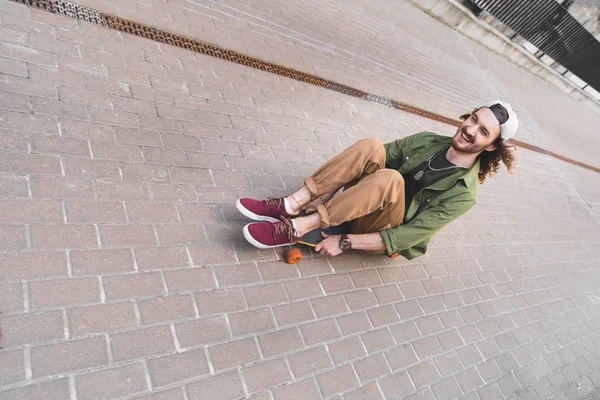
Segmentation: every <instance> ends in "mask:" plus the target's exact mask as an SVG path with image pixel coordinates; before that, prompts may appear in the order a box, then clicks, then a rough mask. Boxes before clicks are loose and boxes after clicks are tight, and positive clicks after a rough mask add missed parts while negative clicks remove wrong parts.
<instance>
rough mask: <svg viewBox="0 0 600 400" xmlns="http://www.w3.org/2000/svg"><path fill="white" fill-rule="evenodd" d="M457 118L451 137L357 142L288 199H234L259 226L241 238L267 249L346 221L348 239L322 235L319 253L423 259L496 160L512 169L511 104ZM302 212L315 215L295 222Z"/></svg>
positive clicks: (496, 164) (468, 205) (493, 168)
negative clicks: (509, 143) (365, 253)
mask: <svg viewBox="0 0 600 400" xmlns="http://www.w3.org/2000/svg"><path fill="white" fill-rule="evenodd" d="M461 119H462V120H463V123H462V125H461V126H460V127H459V128H458V130H457V131H456V134H455V135H454V136H453V137H448V136H441V135H438V134H435V133H432V132H421V133H417V134H415V135H412V136H408V137H406V138H404V139H399V140H396V141H395V142H392V143H388V144H382V143H381V142H380V141H379V140H378V139H365V140H361V141H359V142H357V143H355V144H354V145H352V146H350V147H349V148H347V149H346V150H344V151H343V152H342V153H341V154H339V155H337V156H335V157H334V158H333V159H331V160H329V161H328V162H326V163H325V164H324V165H323V166H322V167H321V168H319V169H318V170H317V171H316V172H315V173H314V174H313V175H312V176H310V177H308V178H306V179H305V180H304V186H302V188H300V189H299V190H298V191H296V192H295V193H293V194H291V195H290V196H287V197H282V198H278V199H268V200H260V201H259V200H253V199H248V198H245V199H240V200H238V201H237V203H236V206H237V208H238V210H239V211H240V212H241V213H242V214H244V215H245V216H247V217H249V218H251V219H254V220H256V221H261V222H254V223H250V224H248V225H246V226H245V227H244V237H245V238H246V240H248V242H250V243H251V244H253V245H254V246H256V247H259V248H272V247H279V246H285V245H289V244H293V243H296V242H297V241H298V239H299V238H300V237H301V236H302V235H304V234H305V233H307V232H310V231H311V230H313V229H316V228H318V227H321V228H326V227H329V226H337V225H341V224H344V223H346V224H347V225H348V228H349V231H350V234H347V235H341V236H330V237H326V238H325V239H324V240H323V241H322V242H321V243H320V244H319V245H317V247H316V251H318V252H320V253H321V254H323V255H330V256H336V255H338V254H340V253H342V252H344V251H348V250H350V249H354V250H363V251H368V252H371V253H380V254H383V253H385V254H387V255H388V256H395V255H402V256H404V257H406V258H407V259H413V258H415V257H418V256H420V255H423V254H425V252H426V251H427V244H428V243H429V241H430V240H431V238H432V237H433V235H434V234H435V233H436V232H437V231H439V230H440V229H441V228H443V227H444V226H445V225H447V224H448V223H450V222H452V221H453V220H455V219H456V218H458V217H459V216H461V215H462V214H464V213H465V212H467V211H468V210H469V209H470V208H471V207H472V206H473V205H474V204H475V201H476V199H477V195H478V193H479V184H480V183H483V182H484V180H485V178H486V177H487V176H490V175H493V174H494V173H496V172H497V170H498V167H499V164H500V162H503V163H504V164H505V165H506V167H507V168H508V170H509V171H510V169H511V167H512V162H513V154H512V151H511V150H510V148H509V147H507V146H506V141H507V140H508V139H510V138H512V137H513V136H514V135H515V133H516V131H517V128H518V120H517V116H516V114H515V113H514V112H513V110H512V108H511V107H510V105H508V104H506V103H504V102H501V101H494V102H492V103H490V104H487V105H485V106H482V107H479V108H476V109H475V110H473V112H471V113H470V114H465V115H463V116H461ZM341 188H343V189H344V190H343V191H342V192H341V193H340V194H338V195H336V196H333V195H334V194H335V193H336V192H337V191H338V190H339V189H341ZM301 210H307V211H313V212H312V213H309V214H307V215H303V216H300V211H301ZM325 236H326V235H325Z"/></svg>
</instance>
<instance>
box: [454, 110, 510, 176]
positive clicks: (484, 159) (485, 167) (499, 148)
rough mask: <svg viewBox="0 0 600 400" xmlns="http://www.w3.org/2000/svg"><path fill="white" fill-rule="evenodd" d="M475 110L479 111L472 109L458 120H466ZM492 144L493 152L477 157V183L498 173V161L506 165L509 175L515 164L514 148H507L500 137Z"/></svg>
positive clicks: (486, 152) (483, 153)
mask: <svg viewBox="0 0 600 400" xmlns="http://www.w3.org/2000/svg"><path fill="white" fill-rule="evenodd" d="M477 110H479V108H476V109H474V110H473V111H472V112H471V113H470V114H464V115H461V116H460V119H461V120H462V121H464V120H466V119H468V118H469V117H470V116H471V115H472V114H473V113H475V112H477ZM502 110H504V112H506V110H505V109H504V107H502ZM507 115H508V113H507ZM493 144H494V146H496V149H495V150H494V151H483V152H482V153H481V154H480V155H479V174H478V176H479V183H483V182H485V178H487V177H488V176H489V177H491V176H493V175H494V174H495V173H497V172H498V168H499V167H500V161H502V162H503V163H504V165H506V169H507V170H508V172H509V173H510V172H511V171H512V168H513V163H514V162H515V154H514V151H513V149H515V146H507V145H506V143H505V142H504V140H503V139H502V138H501V137H500V136H498V137H497V138H496V140H494V143H493Z"/></svg>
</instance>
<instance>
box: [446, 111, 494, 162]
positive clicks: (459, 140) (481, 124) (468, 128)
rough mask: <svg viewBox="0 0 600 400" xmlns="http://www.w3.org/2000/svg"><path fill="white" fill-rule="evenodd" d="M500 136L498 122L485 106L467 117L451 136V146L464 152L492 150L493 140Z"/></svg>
mask: <svg viewBox="0 0 600 400" xmlns="http://www.w3.org/2000/svg"><path fill="white" fill-rule="evenodd" d="M498 136H500V123H499V122H498V120H497V119H496V117H495V116H494V113H493V112H492V111H491V110H490V109H489V108H487V107H483V108H480V109H479V110H477V111H476V112H475V113H473V114H471V116H470V117H469V118H467V119H466V120H465V121H464V122H463V123H462V125H461V126H460V128H458V130H457V131H456V134H455V135H454V137H453V138H452V147H453V148H454V149H455V150H457V151H461V152H465V153H481V152H482V151H485V150H487V151H494V150H495V148H496V147H495V146H494V145H493V143H494V141H495V140H496V139H497V138H498Z"/></svg>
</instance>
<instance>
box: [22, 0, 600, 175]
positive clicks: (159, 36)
mask: <svg viewBox="0 0 600 400" xmlns="http://www.w3.org/2000/svg"><path fill="white" fill-rule="evenodd" d="M11 1H14V2H15V3H20V4H25V5H27V6H30V7H34V8H39V9H41V10H45V11H48V12H51V13H55V14H60V15H64V16H65V17H69V18H75V19H79V20H82V21H86V22H90V23H93V24H96V25H100V26H105V27H107V28H111V29H115V30H118V31H121V32H126V33H129V34H132V35H136V36H140V37H144V38H147V39H152V40H155V41H157V42H160V43H166V44H169V45H172V46H177V47H181V48H184V49H188V50H191V51H194V52H197V53H201V54H206V55H210V56H213V57H217V58H220V59H223V60H227V61H231V62H234V63H237V64H242V65H245V66H248V67H252V68H256V69H260V70H262V71H267V72H271V73H273V74H277V75H280V76H283V77H286V78H291V79H295V80H298V81H301V82H305V83H310V84H312V85H316V86H320V87H323V88H326V89H330V90H334V91H336V92H339V93H343V94H346V95H348V96H353V97H357V98H360V99H363V100H367V101H370V102H373V103H377V104H381V105H384V106H387V107H392V108H394V109H397V110H401V111H405V112H408V113H411V114H415V115H419V116H421V117H424V118H428V119H431V120H434V121H439V122H442V123H445V124H448V125H452V126H460V125H461V121H458V120H455V119H452V118H448V117H446V116H443V115H441V114H437V113H434V112H431V111H427V110H425V109H422V108H419V107H415V106H412V105H410V104H407V103H403V102H400V101H397V100H390V99H388V98H387V97H384V96H380V95H376V94H373V93H368V92H365V91H363V90H360V89H356V88H353V87H350V86H347V85H344V84H341V83H337V82H334V81H331V80H329V79H325V78H321V77H319V76H317V75H313V74H308V73H306V72H301V71H298V70H295V69H293V68H289V67H285V66H282V65H278V64H274V63H271V62H268V61H264V60H261V59H258V58H255V57H251V56H248V55H245V54H242V53H239V52H236V51H233V50H228V49H225V48H223V47H221V46H217V45H214V44H211V43H207V42H203V41H201V40H197V39H193V38H190V37H186V36H182V35H177V34H174V33H170V32H167V31H162V30H159V29H156V28H152V27H150V26H148V25H144V24H140V23H137V22H134V21H130V20H127V19H125V18H120V17H116V16H114V15H110V14H105V13H103V12H100V11H98V10H95V9H93V8H89V7H85V6H81V5H79V4H75V3H71V2H69V1H63V0H11ZM551 1H554V0H551ZM511 143H512V144H514V145H517V146H520V147H523V148H527V149H530V150H533V151H536V152H539V153H543V154H548V155H551V156H553V157H556V158H558V159H560V160H563V161H566V162H568V163H571V164H574V165H578V166H580V167H583V168H586V169H589V170H592V171H595V172H600V168H596V167H593V166H590V165H587V164H583V163H581V162H579V161H575V160H572V159H569V158H566V157H563V156H561V155H559V154H556V153H553V152H549V151H546V150H544V149H542V148H539V147H537V146H533V145H530V144H527V143H523V142H520V141H518V140H514V139H511Z"/></svg>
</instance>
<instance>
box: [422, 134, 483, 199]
mask: <svg viewBox="0 0 600 400" xmlns="http://www.w3.org/2000/svg"><path fill="white" fill-rule="evenodd" d="M451 141H452V137H450V136H439V142H438V143H436V144H435V146H434V150H435V151H441V150H442V149H443V148H444V147H446V146H449V145H450V142H451ZM479 168H480V163H479V158H477V160H476V161H475V164H473V165H472V166H471V168H469V169H468V170H466V171H458V172H456V173H454V174H452V175H450V176H447V177H446V178H444V179H442V180H440V181H438V182H436V183H434V184H433V185H431V186H429V187H428V189H433V190H447V189H450V188H451V187H452V186H453V185H454V184H455V183H456V182H458V181H459V180H462V181H463V182H464V183H465V186H466V187H467V188H468V189H472V188H474V187H476V185H477V184H478V183H479V175H478V174H479Z"/></svg>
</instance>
